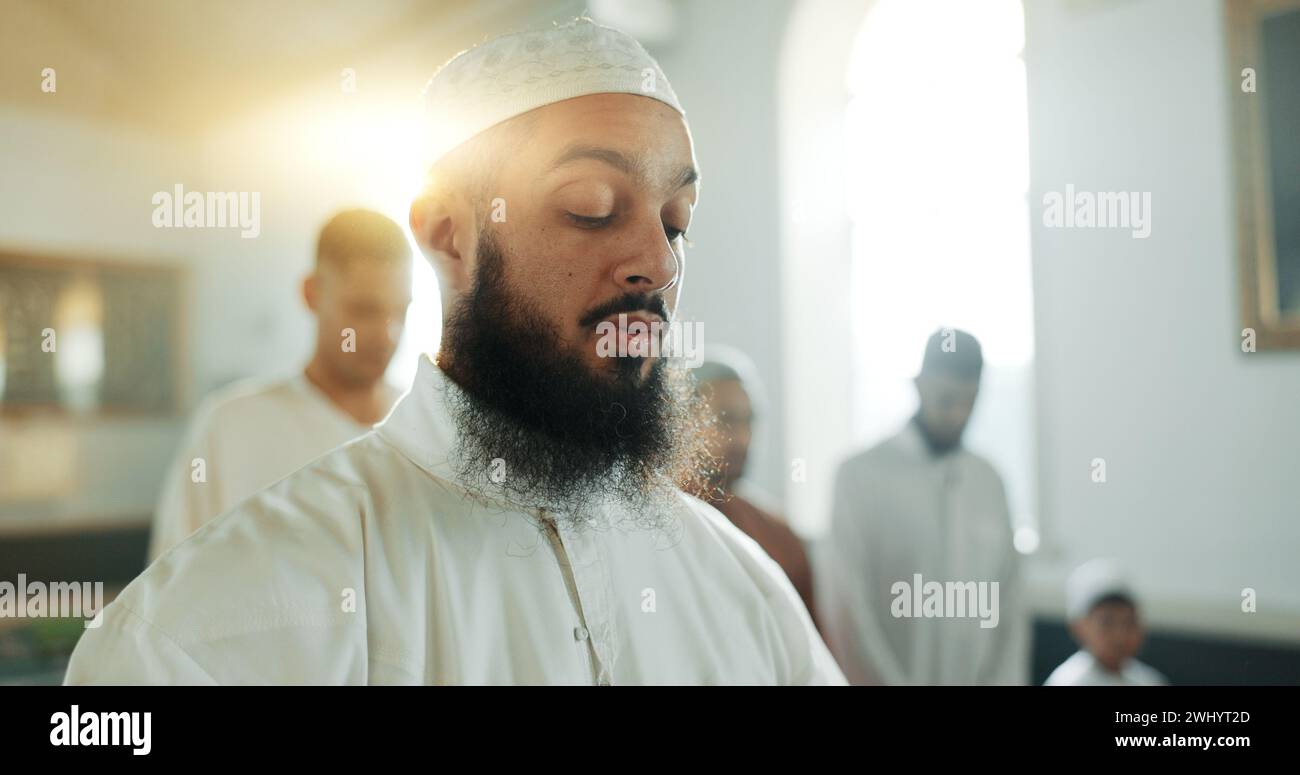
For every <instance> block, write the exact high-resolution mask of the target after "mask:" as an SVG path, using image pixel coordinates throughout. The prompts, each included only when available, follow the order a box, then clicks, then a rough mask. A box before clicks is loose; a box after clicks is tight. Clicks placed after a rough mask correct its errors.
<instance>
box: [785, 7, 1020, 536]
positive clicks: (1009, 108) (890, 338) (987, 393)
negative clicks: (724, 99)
mask: <svg viewBox="0 0 1300 775" xmlns="http://www.w3.org/2000/svg"><path fill="white" fill-rule="evenodd" d="M861 10H862V14H861V15H860V16H859V17H857V18H860V19H861V20H862V21H861V25H860V26H859V27H857V28H856V29H855V31H854V32H855V38H854V39H853V40H852V41H850V42H849V43H848V46H847V49H848V50H847V51H846V52H845V54H844V55H843V60H847V61H843V60H838V61H837V60H835V55H834V52H828V51H827V50H826V48H825V46H826V43H825V41H822V42H821V45H822V49H821V53H822V56H823V57H824V58H829V59H831V60H832V61H835V62H836V64H838V65H840V66H842V67H843V69H842V70H841V72H842V73H843V81H842V86H843V92H841V93H840V94H839V95H835V94H834V93H833V92H828V93H827V94H826V98H825V99H826V100H829V99H835V98H837V97H838V99H839V102H838V105H839V111H840V116H838V117H836V119H838V120H836V119H830V118H826V119H823V120H822V121H820V122H819V123H818V124H816V125H812V124H808V125H805V126H804V127H803V128H802V129H803V131H802V135H798V134H791V133H786V135H785V139H786V143H787V146H788V147H789V146H791V145H794V146H798V145H801V144H802V145H803V146H805V147H804V148H803V150H802V151H796V152H795V153H803V154H805V155H806V156H807V158H806V159H805V161H804V163H798V164H789V163H787V166H786V170H787V174H788V175H789V176H790V177H791V178H793V179H792V180H791V181H790V182H791V185H790V188H791V189H792V194H791V196H792V197H794V198H793V199H792V200H787V202H788V206H789V207H790V208H791V209H792V210H794V212H793V214H792V216H791V217H792V221H793V223H792V224H791V226H792V232H793V236H791V237H789V238H788V239H787V242H786V245H787V251H786V257H787V261H788V262H797V264H798V271H801V272H804V273H808V272H817V273H823V274H825V275H827V276H829V277H830V278H833V280H834V281H833V282H832V281H830V280H825V281H821V282H820V283H819V284H817V285H816V287H814V286H813V285H810V284H805V285H804V287H803V290H802V291H800V289H799V287H798V282H797V281H796V282H795V286H796V287H795V288H794V290H793V291H792V293H791V294H790V295H789V296H788V297H787V303H788V305H789V310H788V314H789V315H790V317H791V319H795V320H798V319H806V318H809V317H813V318H816V317H819V316H820V317H823V318H825V317H827V316H829V317H830V319H829V320H827V321H826V322H825V329H827V330H829V331H835V329H836V327H837V326H838V325H841V324H843V325H845V326H846V327H847V329H848V334H849V335H848V336H847V337H840V336H836V337H830V336H827V337H826V339H833V340H834V341H832V342H829V343H827V342H819V343H818V344H816V345H814V346H812V347H808V346H807V340H808V339H809V338H810V337H809V332H808V331H807V330H805V332H804V333H802V334H800V333H799V332H798V331H797V329H798V326H797V325H796V326H795V328H796V331H794V332H792V333H791V336H793V337H802V338H803V343H802V347H801V343H800V341H797V340H796V341H792V342H789V343H788V345H787V353H790V354H792V356H793V357H792V358H791V367H792V368H791V372H792V379H797V378H802V379H805V380H806V379H809V377H810V374H811V373H816V372H821V373H823V374H828V370H829V372H833V373H834V375H833V376H830V378H838V379H841V380H843V381H845V382H847V383H848V384H849V385H851V388H850V389H849V390H848V391H847V394H848V395H847V400H845V401H843V402H838V403H832V402H826V403H819V402H814V403H818V405H817V406H816V410H815V413H816V414H818V415H819V417H816V418H814V417H812V415H813V414H814V412H813V411H812V410H811V408H810V407H808V406H803V408H802V409H801V404H800V402H799V399H798V398H795V399H794V400H793V401H792V402H791V413H790V414H791V417H790V418H789V420H790V422H791V424H792V425H797V424H804V425H807V424H808V423H811V424H812V426H813V427H815V428H820V429H821V431H813V432H812V433H810V432H808V431H805V432H803V435H802V438H800V436H799V432H795V433H794V434H793V435H794V436H795V438H792V439H791V445H792V450H791V451H792V453H793V456H795V457H798V454H799V446H800V445H802V447H803V448H805V449H807V448H817V449H818V450H819V451H820V450H826V449H834V450H836V455H837V457H840V458H842V456H843V455H844V454H847V453H848V452H849V451H851V450H852V449H859V448H862V447H863V446H866V445H869V444H873V443H875V442H877V441H880V440H882V439H883V438H885V437H886V436H888V435H891V434H892V433H894V432H895V431H896V430H897V429H898V428H899V427H901V426H902V424H903V423H905V422H906V421H907V419H908V418H909V417H910V416H911V414H912V413H914V412H915V410H916V397H915V391H914V390H913V388H912V384H911V379H912V377H914V376H915V374H916V372H917V370H918V368H919V367H920V361H921V352H922V348H923V346H924V342H925V339H926V337H927V336H928V335H929V334H930V333H931V332H933V331H934V330H936V329H938V328H941V327H947V326H950V327H955V328H964V329H966V330H969V331H970V332H971V333H973V334H975V335H976V336H977V337H978V338H979V339H980V341H981V342H982V344H983V346H984V354H985V361H986V366H985V371H984V379H983V385H982V390H981V396H980V399H979V404H978V405H977V407H976V411H975V415H974V417H973V418H972V422H971V425H970V427H969V428H968V431H967V442H968V445H969V446H970V447H971V448H973V449H974V450H976V451H978V452H980V453H982V454H984V455H985V456H986V457H988V458H990V459H991V460H992V461H993V463H994V464H995V465H996V466H997V467H998V469H999V471H1000V472H1001V474H1002V476H1003V478H1004V480H1005V482H1006V484H1007V490H1008V496H1009V498H1010V500H1011V507H1012V513H1013V517H1014V520H1015V528H1016V529H1017V546H1018V547H1019V548H1020V549H1021V550H1022V551H1032V550H1033V549H1034V548H1035V547H1036V546H1037V543H1038V540H1037V523H1036V519H1035V517H1034V511H1035V504H1036V492H1035V476H1036V470H1035V466H1034V455H1033V449H1034V433H1033V352H1034V338H1033V306H1032V275H1031V269H1030V262H1029V220H1028V219H1029V210H1028V187H1029V174H1028V164H1029V151H1028V127H1027V118H1026V114H1027V112H1026V104H1025V100H1026V86H1025V72H1024V62H1023V61H1022V59H1021V51H1022V49H1023V41H1024V33H1023V31H1024V25H1023V18H1022V8H1021V5H1020V3H1019V2H1018V0H990V1H989V2H981V3H970V2H963V0H876V1H875V2H871V3H864V4H862V7H861ZM842 13H843V9H841V14H842ZM797 22H798V19H796V25H794V26H796V27H797ZM841 23H843V22H841ZM790 45H791V46H794V45H797V41H795V40H791V41H790ZM787 53H789V54H794V55H797V52H796V51H794V50H793V49H790V48H788V50H787ZM805 83H807V81H806V80H805ZM806 91H807V90H806V89H805V91H804V92H802V93H801V96H798V97H794V98H793V99H796V100H798V99H804V98H805V97H806ZM793 93H794V92H793V91H792V92H791V94H793ZM784 107H785V109H786V110H802V111H804V112H808V111H810V110H811V111H813V112H817V110H818V109H817V108H815V107H813V106H810V105H804V106H803V107H802V108H801V107H799V106H797V105H787V106H784ZM813 132H821V133H823V139H822V140H820V141H819V140H817V139H816V138H815V137H813V136H812V133H813ZM808 144H812V145H814V146H816V148H815V150H812V151H810V150H808V148H807V147H806V146H807V145H808ZM788 161H789V160H787V162H788ZM833 200H837V201H833ZM810 222H812V226H810ZM818 222H819V223H818ZM828 227H829V228H828ZM828 231H830V232H834V233H838V234H839V235H840V236H839V244H834V243H831V242H827V241H826V237H825V234H826V233H827V232H828ZM814 232H815V234H814ZM800 235H803V236H800ZM810 239H812V240H821V245H820V247H819V250H820V251H821V252H823V253H826V252H829V253H832V254H835V253H839V254H842V255H847V256H848V257H849V258H848V260H847V261H843V260H840V261H836V260H835V259H834V258H833V257H832V258H827V257H825V256H823V257H820V258H816V259H813V260H812V261H811V262H810V261H809V257H808V253H809V251H808V250H806V248H805V246H806V244H807V242H808V241H809V240H810ZM795 271H796V268H795V267H794V266H787V273H788V274H792V273H793V272H795ZM835 296H838V297H839V298H831V297H835ZM796 351H797V352H796ZM841 362H846V363H841ZM828 364H829V365H828ZM805 401H807V399H805ZM839 406H846V407H847V409H843V408H839V409H837V408H836V407H839ZM801 412H802V413H803V414H804V416H805V421H804V422H802V423H801V421H800V419H799V416H800V413H801ZM828 413H829V414H831V415H836V414H839V415H840V416H838V417H829V418H828V417H827V416H826V415H827V414H828ZM788 427H790V426H788ZM839 428H842V429H844V430H838V429H839ZM818 432H820V433H821V436H822V437H825V442H824V443H820V442H819V437H818V436H816V435H813V434H815V433H818ZM818 473H819V474H820V476H819V477H818V478H817V480H816V481H814V477H810V481H809V483H808V484H809V486H810V488H811V489H812V490H813V492H811V493H806V494H805V497H804V504H805V508H807V509H812V510H814V511H815V512H817V513H816V515H815V516H814V517H813V518H812V520H810V521H813V522H814V525H813V526H814V527H817V526H819V525H817V524H816V521H817V520H822V519H824V515H825V510H826V509H827V508H828V507H829V493H828V492H826V489H827V488H828V486H829V480H830V477H829V476H828V475H827V472H825V471H822V472H818ZM795 492H796V493H798V490H797V488H796V490H795ZM797 500H798V495H796V496H795V497H794V498H792V501H797ZM798 508H799V506H798V505H795V506H793V507H792V511H797V510H798Z"/></svg>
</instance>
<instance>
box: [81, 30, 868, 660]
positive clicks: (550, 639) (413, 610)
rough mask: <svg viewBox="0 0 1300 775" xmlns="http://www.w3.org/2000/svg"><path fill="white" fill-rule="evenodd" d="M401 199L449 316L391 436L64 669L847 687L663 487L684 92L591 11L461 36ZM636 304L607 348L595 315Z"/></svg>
mask: <svg viewBox="0 0 1300 775" xmlns="http://www.w3.org/2000/svg"><path fill="white" fill-rule="evenodd" d="M426 100H427V101H428V106H429V110H430V114H431V118H432V119H433V121H434V125H435V129H434V131H433V132H432V133H431V135H430V142H431V143H432V145H433V151H432V156H433V157H434V159H435V162H434V164H433V165H432V171H431V173H430V175H429V179H428V184H427V186H426V188H425V190H424V192H423V193H422V194H421V195H420V196H419V197H418V198H417V199H416V200H415V201H414V202H413V203H412V206H411V214H410V225H411V230H412V233H413V234H414V236H415V240H416V243H417V244H418V245H419V246H420V248H421V249H422V251H423V252H424V254H425V256H426V257H427V258H428V259H429V260H430V262H431V263H432V264H433V266H434V268H435V269H436V271H437V274H438V278H439V283H440V288H441V292H442V297H443V309H444V310H446V318H445V320H444V324H445V325H444V336H443V341H442V344H441V346H440V349H439V352H438V355H437V360H436V362H434V361H432V360H430V359H428V358H427V357H425V358H422V360H421V363H420V368H419V372H418V375H417V377H416V379H415V382H414V384H413V386H412V388H411V392H410V393H409V394H407V395H406V396H405V397H403V398H402V400H401V401H400V402H399V403H398V405H397V407H396V408H395V409H394V410H393V412H392V414H391V415H390V416H389V417H388V418H387V419H386V420H385V421H384V422H383V423H382V424H380V425H379V426H378V427H377V428H376V430H375V431H373V432H371V433H369V434H367V435H365V436H363V437H361V438H360V439H358V440H356V441H354V442H352V443H350V444H348V445H346V446H344V447H342V448H340V449H338V450H335V451H333V452H331V453H329V454H327V455H325V456H324V457H322V458H319V459H318V460H316V461H315V462H313V463H311V464H309V465H308V466H306V467H305V468H302V469H301V470H299V471H297V472H296V473H294V474H292V475H290V476H289V477H288V478H286V479H284V480H282V481H281V482H279V483H277V484H276V485H273V486H272V487H270V488H269V489H266V490H264V491H262V492H261V493H259V494H258V495H256V496H254V497H253V498H252V499H251V500H249V501H247V502H245V503H244V504H242V505H241V506H239V507H238V508H236V509H235V510H234V511H232V512H230V513H228V514H226V515H224V516H222V517H220V518H218V519H217V520H215V521H214V522H212V523H209V524H208V525H207V526H205V527H204V528H203V529H202V530H200V531H199V532H198V533H197V534H196V535H195V536H193V537H192V538H190V539H189V540H187V541H185V542H184V543H182V544H181V545H179V546H178V547H176V548H175V549H173V550H172V551H170V552H168V553H167V554H165V555H163V557H161V558H160V559H159V560H158V561H157V562H156V563H154V564H153V565H152V566H151V567H150V568H149V569H148V570H147V571H146V572H145V573H144V574H143V575H142V576H141V577H140V578H139V579H137V580H136V581H135V582H133V583H132V584H131V585H130V586H129V587H128V588H127V589H126V590H124V591H123V593H122V594H121V595H120V596H119V597H118V598H117V600H116V601H115V602H114V603H112V604H111V605H110V606H109V607H108V609H107V610H106V612H105V615H104V622H103V625H102V626H101V627H99V628H98V629H92V630H88V631H87V634H86V635H85V637H84V638H83V639H82V641H81V643H80V644H79V645H78V647H77V650H76V652H75V653H74V655H73V658H72V662H71V665H70V667H69V671H68V678H67V681H68V682H69V683H90V682H96V683H98V682H113V683H136V682H143V683H242V684H249V683H338V684H342V683H348V684H363V683H371V684H418V683H425V684H503V683H527V684H552V683H557V684H598V685H609V684H812V683H843V676H842V675H841V673H840V672H839V670H838V668H837V667H836V666H835V663H834V661H833V660H832V659H831V657H830V654H829V651H828V650H827V649H826V647H825V645H824V644H823V642H822V641H821V639H820V638H819V637H818V635H817V633H816V631H815V629H814V628H813V625H812V622H811V620H810V619H809V616H808V614H807V612H806V610H805V609H804V606H803V605H802V603H801V602H800V601H799V596H798V594H797V593H796V592H795V590H794V588H793V586H791V584H790V582H789V581H788V580H787V579H786V578H785V576H784V574H783V573H782V572H781V570H780V568H779V567H777V565H776V564H775V563H774V562H773V561H772V560H771V559H770V558H768V557H767V555H766V554H765V553H764V552H763V551H762V550H761V549H760V548H759V547H758V546H757V545H756V544H755V543H754V542H753V541H751V540H750V539H748V538H746V537H745V536H744V535H743V534H742V533H741V532H740V531H739V530H737V529H736V528H735V527H733V526H732V525H731V523H730V522H728V521H727V519H726V518H725V517H723V516H722V515H720V514H718V513H717V512H716V511H715V510H713V509H712V508H711V507H709V506H706V505H705V504H704V503H702V502H700V501H699V500H696V499H694V498H692V497H690V496H688V495H685V494H682V493H681V492H680V491H678V490H677V489H676V487H675V481H676V480H678V479H679V478H680V477H681V476H682V474H683V472H684V471H690V470H699V469H698V465H699V460H698V455H697V449H698V445H697V440H698V439H700V438H701V436H700V434H699V433H696V432H695V431H696V430H697V428H696V427H695V425H696V423H697V422H699V421H698V420H697V419H696V418H698V417H701V416H703V415H702V414H701V413H699V412H698V410H697V409H696V408H695V405H694V404H692V402H691V400H690V398H689V397H690V394H691V388H690V384H689V383H688V382H687V381H686V380H684V378H683V375H682V374H681V373H680V372H678V371H676V370H674V368H672V366H671V365H670V363H669V361H668V360H665V359H664V358H663V357H651V356H648V355H643V354H642V353H646V352H649V351H650V349H649V348H648V347H646V345H647V344H648V341H647V340H648V337H649V336H650V334H649V333H648V331H646V330H645V329H646V328H647V327H648V324H651V323H665V322H669V321H670V320H671V317H672V315H673V314H674V312H675V310H676V306H677V298H678V294H679V292H680V289H681V280H682V269H683V261H684V252H683V239H682V237H683V234H684V232H685V231H686V229H687V227H688V225H689V222H690V218H691V214H692V211H693V209H694V206H695V201H696V196H697V192H698V174H697V172H696V164H695V158H694V150H693V146H692V142H691V137H690V133H689V130H688V128H687V124H686V122H685V117H684V114H683V111H682V109H681V106H680V105H679V104H678V102H677V98H676V96H675V95H674V94H673V92H672V90H671V88H670V87H669V85H668V81H667V79H666V78H665V77H664V75H663V73H662V72H661V71H660V69H659V67H658V65H657V64H656V63H655V62H654V60H653V59H652V58H651V57H650V56H649V55H648V54H647V53H646V52H645V51H644V49H642V48H641V46H640V45H639V44H638V43H637V42H636V41H635V40H633V39H631V38H630V37H628V36H626V35H624V34H622V33H620V32H617V31H615V30H612V29H609V28H605V27H600V26H598V25H595V24H593V23H591V22H590V21H587V20H578V21H576V22H574V23H571V24H568V25H564V26H560V27H555V28H552V29H548V30H543V31H532V32H525V33H518V34H514V35H507V36H504V37H501V38H498V39H496V40H493V41H490V42H488V43H485V44H483V45H481V46H479V47H477V48H474V49H471V50H469V51H467V52H464V53H462V54H461V55H459V56H457V57H456V58H454V59H453V60H452V61H451V62H449V63H448V64H447V65H445V66H444V67H443V68H442V69H441V70H439V72H438V73H437V74H436V75H435V77H434V78H433V80H432V81H430V84H429V87H428V89H427V90H426ZM612 321H631V322H633V323H642V324H647V325H646V326H641V327H638V326H634V325H623V326H620V329H619V331H618V334H617V335H618V336H619V337H621V338H622V341H621V342H620V344H621V345H627V346H626V347H618V348H616V349H617V351H618V352H624V353H629V354H635V355H632V356H631V357H622V358H619V357H615V358H609V357H601V354H602V353H606V354H607V353H608V352H609V351H610V350H609V348H607V347H599V346H598V344H599V343H600V336H601V333H600V332H601V331H606V330H607V329H608V326H602V325H601V324H602V323H606V324H607V323H609V322H612Z"/></svg>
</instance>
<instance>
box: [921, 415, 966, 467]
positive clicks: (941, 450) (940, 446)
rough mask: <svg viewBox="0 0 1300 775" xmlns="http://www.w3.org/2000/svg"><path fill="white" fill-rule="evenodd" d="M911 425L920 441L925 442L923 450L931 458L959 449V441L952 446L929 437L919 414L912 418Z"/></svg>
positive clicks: (931, 436) (929, 434)
mask: <svg viewBox="0 0 1300 775" xmlns="http://www.w3.org/2000/svg"><path fill="white" fill-rule="evenodd" d="M912 424H913V425H915V426H916V430H917V432H918V433H919V434H920V435H921V440H922V441H923V442H925V448H926V450H928V451H929V453H930V455H931V457H936V458H937V457H943V456H944V455H947V454H950V453H952V452H956V451H957V450H959V449H961V440H960V439H959V440H958V441H956V442H955V443H952V444H946V443H943V442H940V441H939V440H937V439H935V438H934V436H933V435H931V433H930V430H929V428H926V427H925V421H924V420H922V419H921V413H920V412H917V413H916V414H915V415H913V416H912Z"/></svg>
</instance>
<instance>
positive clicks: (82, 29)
mask: <svg viewBox="0 0 1300 775" xmlns="http://www.w3.org/2000/svg"><path fill="white" fill-rule="evenodd" d="M580 10H581V5H580V4H575V3H573V2H568V1H567V0H557V1H556V2H550V3H538V2H529V0H438V1H437V2H430V0H376V1H374V2H357V1H356V0H274V2H260V1H258V0H223V1H222V2H203V1H200V0H114V1H113V2H92V1H91V0H0V18H2V19H3V20H4V23H3V24H2V25H0V103H3V104H5V105H9V106H16V107H19V108H21V109H24V110H36V111H51V112H54V113H58V114H62V115H72V116H78V117H83V118H89V119H93V120H105V121H114V122H123V123H129V124H135V125H140V126H144V127H149V128H152V129H154V130H157V131H163V132H170V133H174V134H185V133H197V132H202V131H203V130H204V129H205V128H207V127H209V126H212V125H213V124H216V123H219V122H221V121H223V120H226V119H228V118H230V117H231V116H232V115H238V114H241V113H244V112H247V111H253V110H256V109H257V108H259V107H261V106H263V105H265V104H267V103H268V102H271V101H273V100H275V99H276V98H277V97H281V96H283V95H285V94H288V93H291V92H293V91H295V90H297V89H299V88H302V87H303V86H304V85H305V84H308V83H313V82H320V81H321V80H322V79H335V80H337V79H338V78H339V77H340V75H339V74H340V73H341V71H342V68H344V67H350V66H351V67H359V66H360V63H362V62H366V61H374V60H376V59H378V60H383V59H384V58H385V56H386V55H388V54H391V52H393V51H395V50H400V51H402V52H404V54H406V55H405V56H403V57H400V60H401V61H400V63H398V65H396V66H394V67H391V68H390V69H389V70H387V71H386V72H385V74H384V77H385V79H386V80H387V81H388V82H390V83H391V82H392V81H394V80H396V81H400V85H401V87H402V88H403V89H409V90H410V91H411V93H412V94H415V93H417V90H418V88H419V86H420V85H422V84H423V82H424V80H425V79H427V78H428V76H429V75H430V74H431V73H432V71H433V69H434V68H435V67H436V66H437V65H438V64H440V63H441V62H442V61H445V60H446V59H447V58H448V57H449V56H450V55H451V54H453V53H455V52H456V51H458V50H460V49H462V48H465V47H466V46H469V45H472V44H473V43H475V42H477V41H478V40H481V39H483V38H484V37H486V36H487V35H490V34H491V33H493V32H496V31H498V30H503V29H513V28H517V27H520V26H527V25H530V24H534V23H538V22H540V21H543V20H546V19H550V18H560V16H562V15H565V14H567V15H573V13H574V12H576V11H580ZM388 59H389V60H390V61H391V60H392V59H393V57H391V56H389V57H388ZM47 67H50V68H54V70H55V78H56V81H55V84H56V91H55V92H54V93H53V94H49V93H45V92H43V91H42V90H41V83H42V70H43V69H44V68H47Z"/></svg>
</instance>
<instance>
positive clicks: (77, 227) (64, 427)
mask: <svg viewBox="0 0 1300 775" xmlns="http://www.w3.org/2000/svg"><path fill="white" fill-rule="evenodd" d="M55 98H57V97H56V96H55V95H51V99H55ZM0 137H3V138H4V142H3V143H0V169H3V170H4V175H3V176H0V202H2V203H3V208H4V215H3V217H2V218H0V247H3V248H4V249H8V250H13V251H15V252H39V253H49V254H52V255H55V256H59V257H64V258H102V257H109V258H111V259H114V260H121V261H126V262H130V261H135V262H146V263H154V264H182V265H192V263H193V262H194V261H195V260H196V259H197V256H198V255H200V254H201V252H202V251H203V250H206V248H205V247H204V248H196V247H195V246H194V245H193V244H191V242H190V238H191V237H192V236H193V235H194V234H195V233H194V232H189V233H188V234H187V233H185V232H184V231H166V230H158V229H155V228H153V225H152V222H151V215H152V213H153V205H152V204H151V202H150V198H151V197H152V196H153V194H154V192H156V191H161V190H168V191H169V190H171V188H172V186H173V185H174V184H175V183H177V182H182V181H184V182H189V181H192V180H196V179H197V178H196V177H195V171H196V165H195V164H194V161H193V159H194V149H193V148H192V147H191V146H188V145H186V144H184V143H181V142H178V141H176V140H175V139H174V138H171V137H168V136H166V135H163V134H159V133H150V132H145V131H141V130H139V129H132V128H124V127H118V126H114V125H110V124H92V123H89V122H86V121H82V120H77V119H70V118H66V117H63V118H59V117H53V116H50V115H47V114H44V113H36V112H31V111H23V112H20V111H17V110H14V109H12V108H0ZM191 292H193V288H191ZM180 426H181V418H180V417H179V416H178V417H155V418H149V419H139V418H86V419H67V418H49V417H46V418H40V417H28V418H11V417H6V418H2V419H0V533H3V532H5V531H7V530H10V529H15V528H27V527H34V526H40V527H43V528H55V527H58V526H59V525H60V524H65V523H69V522H82V521H84V520H85V519H87V518H93V519H95V520H101V521H116V520H121V519H124V518H125V519H131V518H137V517H139V516H140V515H143V514H146V513H148V512H149V511H151V510H152V508H153V497H154V493H155V492H157V488H158V485H159V483H160V482H161V481H162V476H163V468H164V466H165V463H166V461H167V459H168V456H169V455H170V454H171V447H172V444H173V443H174V439H175V436H176V434H177V433H178V432H179V429H180ZM20 494H21V496H22V498H21V501H20V500H19V499H18V497H17V496H19V495H20ZM51 495H53V496H54V497H52V498H50V497H47V496H51Z"/></svg>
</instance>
